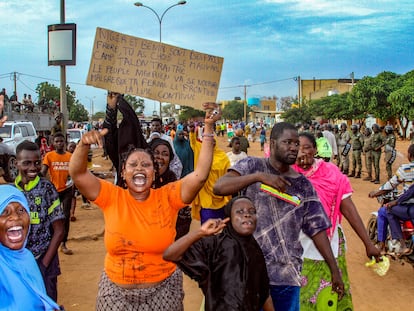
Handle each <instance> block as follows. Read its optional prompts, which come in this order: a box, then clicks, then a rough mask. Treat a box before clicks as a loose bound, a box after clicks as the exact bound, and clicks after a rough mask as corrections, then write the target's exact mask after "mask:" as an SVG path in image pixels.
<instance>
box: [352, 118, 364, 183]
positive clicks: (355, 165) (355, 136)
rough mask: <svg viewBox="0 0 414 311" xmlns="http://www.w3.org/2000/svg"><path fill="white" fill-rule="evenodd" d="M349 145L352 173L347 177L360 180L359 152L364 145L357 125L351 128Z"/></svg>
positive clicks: (360, 163) (360, 164)
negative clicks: (350, 148) (350, 146)
mask: <svg viewBox="0 0 414 311" xmlns="http://www.w3.org/2000/svg"><path fill="white" fill-rule="evenodd" d="M350 137H351V145H352V171H351V174H349V175H348V177H355V178H361V171H362V161H361V152H362V147H363V145H364V140H363V138H362V135H361V133H360V132H359V129H358V125H356V124H353V125H352V126H351V135H350Z"/></svg>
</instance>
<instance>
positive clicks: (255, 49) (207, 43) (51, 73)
mask: <svg viewBox="0 0 414 311" xmlns="http://www.w3.org/2000/svg"><path fill="white" fill-rule="evenodd" d="M142 2H143V3H144V4H145V5H148V6H150V7H151V8H153V9H154V10H155V11H156V12H158V13H159V15H161V14H162V13H163V11H164V10H165V9H166V8H168V7H169V6H170V5H172V4H174V3H176V1H174V0H156V1H154V0H153V1H150V0H148V1H142ZM65 12H66V22H67V23H76V25H77V64H76V66H68V67H67V69H66V71H67V78H66V79H67V83H68V84H69V85H70V87H71V89H72V90H75V91H76V94H77V98H78V99H79V100H80V102H82V103H83V104H84V105H85V107H86V109H88V110H90V107H91V105H90V103H91V100H93V102H94V111H95V112H97V111H104V107H105V95H106V93H105V91H104V90H102V89H98V88H95V87H92V86H87V85H85V81H86V76H87V73H88V69H89V64H90V59H91V51H92V45H93V40H94V37H95V31H96V27H102V28H107V29H111V30H114V31H117V32H121V33H124V34H128V35H132V36H136V37H140V38H144V39H148V40H154V41H158V39H159V22H158V20H157V18H156V16H155V14H154V13H153V12H151V11H150V10H149V9H147V8H144V7H136V6H134V1H129V0H100V1H98V0H88V1H87V0H66V10H65ZM413 13H414V1H413V0H358V1H355V0H336V1H335V0H207V1H206V0H189V1H187V4H185V5H182V6H176V7H173V8H172V9H171V10H169V11H168V12H167V13H166V14H165V16H164V18H163V21H162V41H163V42H164V43H167V44H171V45H175V46H179V47H182V48H185V49H190V50H196V51H199V52H202V53H207V54H212V55H216V56H221V57H223V58H224V65H223V71H222V75H221V81H220V88H219V93H218V98H217V100H224V99H232V98H234V97H237V96H239V97H243V96H244V95H243V89H244V88H243V85H247V86H248V87H247V88H246V90H247V97H257V96H258V97H261V96H273V95H276V96H278V97H283V96H296V95H297V82H296V81H295V79H294V78H295V77H297V76H300V77H301V78H302V79H312V78H314V77H315V78H316V79H331V78H333V79H336V78H349V77H350V74H351V72H354V73H355V78H362V77H364V76H376V75H377V74H379V73H380V72H382V71H392V72H396V73H398V74H404V73H406V72H408V71H410V70H413V69H414V40H413V35H412V33H413V32H414V14H413ZM59 23H60V1H59V0H36V1H33V0H0V29H1V30H2V31H1V32H2V39H1V43H0V87H5V88H6V89H7V91H8V94H9V95H10V94H11V93H12V90H13V88H14V87H13V80H12V79H11V73H13V72H17V73H18V81H17V92H18V95H19V97H20V98H22V97H23V93H28V94H32V97H33V98H35V99H37V94H35V91H34V90H35V88H36V86H37V84H38V83H40V82H43V81H48V82H50V83H53V84H55V85H56V86H59V85H60V82H59V77H60V70H59V67H56V66H48V65H47V25H50V24H59ZM145 103H146V110H145V112H146V114H151V113H152V111H153V109H154V108H155V109H158V104H157V103H156V102H155V101H153V100H145Z"/></svg>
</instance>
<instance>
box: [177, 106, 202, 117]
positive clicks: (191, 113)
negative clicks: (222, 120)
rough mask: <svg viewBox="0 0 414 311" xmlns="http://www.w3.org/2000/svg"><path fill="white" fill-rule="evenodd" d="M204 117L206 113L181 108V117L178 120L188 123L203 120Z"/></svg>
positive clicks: (184, 107)
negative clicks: (193, 120) (192, 120)
mask: <svg viewBox="0 0 414 311" xmlns="http://www.w3.org/2000/svg"><path fill="white" fill-rule="evenodd" d="M204 116H205V112H204V111H202V110H198V109H194V108H193V107H187V106H181V111H180V115H179V116H178V120H180V121H187V120H191V119H196V118H199V117H201V118H202V117H204Z"/></svg>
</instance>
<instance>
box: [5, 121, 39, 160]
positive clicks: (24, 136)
mask: <svg viewBox="0 0 414 311" xmlns="http://www.w3.org/2000/svg"><path fill="white" fill-rule="evenodd" d="M0 137H1V138H2V139H3V143H4V144H6V145H7V146H9V147H10V149H11V150H12V152H13V153H14V154H15V153H16V147H17V145H18V144H20V143H21V142H22V141H24V140H29V141H31V142H35V141H36V138H37V133H36V129H35V127H34V126H33V123H32V122H31V121H7V122H6V123H4V126H3V127H0Z"/></svg>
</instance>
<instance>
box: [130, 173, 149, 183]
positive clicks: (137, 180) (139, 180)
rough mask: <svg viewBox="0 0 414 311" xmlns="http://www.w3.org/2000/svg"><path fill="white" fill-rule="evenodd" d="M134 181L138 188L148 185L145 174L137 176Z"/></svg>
mask: <svg viewBox="0 0 414 311" xmlns="http://www.w3.org/2000/svg"><path fill="white" fill-rule="evenodd" d="M133 181H134V184H135V185H136V186H143V185H145V184H146V183H147V177H146V176H145V175H144V174H136V175H134V178H133Z"/></svg>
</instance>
